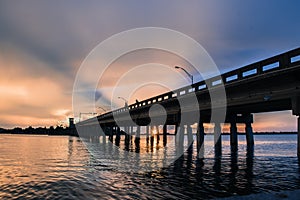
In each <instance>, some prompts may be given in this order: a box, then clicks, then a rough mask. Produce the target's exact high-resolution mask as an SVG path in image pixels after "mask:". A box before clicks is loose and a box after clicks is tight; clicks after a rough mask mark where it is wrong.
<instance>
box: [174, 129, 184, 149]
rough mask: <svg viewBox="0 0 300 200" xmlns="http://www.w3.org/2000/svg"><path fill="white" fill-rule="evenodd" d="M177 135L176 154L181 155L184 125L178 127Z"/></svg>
mask: <svg viewBox="0 0 300 200" xmlns="http://www.w3.org/2000/svg"><path fill="white" fill-rule="evenodd" d="M178 129H179V130H178V133H177V134H176V136H175V137H176V150H177V154H179V155H181V154H183V143H184V125H180V127H178Z"/></svg>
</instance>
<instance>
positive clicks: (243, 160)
mask: <svg viewBox="0 0 300 200" xmlns="http://www.w3.org/2000/svg"><path fill="white" fill-rule="evenodd" d="M172 137H173V136H169V139H170V140H172ZM210 137H211V136H206V140H207V142H206V145H207V146H209V145H212V143H211V142H210V139H211V138H210ZM296 137H297V136H296V135H276V136H274V135H268V136H266V135H256V136H255V152H254V157H247V156H246V146H245V137H244V136H239V153H238V155H237V156H231V155H230V147H229V136H223V144H222V145H223V155H222V158H221V159H215V158H214V156H213V152H212V153H210V152H207V155H206V158H205V159H204V160H203V162H201V161H199V160H198V161H197V159H196V150H195V149H194V150H193V152H190V153H186V154H185V155H184V156H183V157H182V158H181V159H179V160H177V161H176V162H175V163H174V164H172V165H171V166H169V167H167V168H164V169H161V170H159V171H155V172H150V173H135V172H121V171H119V170H116V169H115V168H114V167H113V165H111V164H110V163H108V162H110V161H109V160H108V159H106V158H104V157H103V158H101V157H100V159H95V158H94V157H93V156H92V155H90V154H89V151H88V150H87V149H86V147H85V145H84V143H83V142H81V140H79V139H78V138H76V137H65V136H62V137H56V136H51V137H49V136H29V135H26V136H23V135H0V199H191V198H193V199H210V198H217V197H228V196H234V195H245V194H252V193H261V192H263V193H266V192H267V193H268V192H273V191H281V190H295V189H300V170H299V164H298V159H297V156H296V147H297V143H296ZM122 143H124V141H121V144H122ZM91 144H92V146H93V145H94V146H95V149H96V147H97V146H99V145H101V144H99V143H95V142H93V143H91ZM121 148H123V147H122V146H121ZM207 149H209V148H207ZM156 150H157V151H158V148H157V149H156ZM158 153H159V151H158Z"/></svg>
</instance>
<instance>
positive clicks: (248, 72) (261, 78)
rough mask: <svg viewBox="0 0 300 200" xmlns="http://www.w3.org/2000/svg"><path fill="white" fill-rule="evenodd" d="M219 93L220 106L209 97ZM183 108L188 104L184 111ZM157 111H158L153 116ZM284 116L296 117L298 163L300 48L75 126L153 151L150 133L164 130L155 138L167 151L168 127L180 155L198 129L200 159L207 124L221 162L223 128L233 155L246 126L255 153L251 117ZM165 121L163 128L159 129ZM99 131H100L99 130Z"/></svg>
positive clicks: (249, 148)
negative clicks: (219, 117) (215, 116)
mask: <svg viewBox="0 0 300 200" xmlns="http://www.w3.org/2000/svg"><path fill="white" fill-rule="evenodd" d="M221 87H223V88H225V92H226V98H225V100H220V101H221V102H219V101H218V100H216V99H213V98H211V96H212V94H213V93H214V91H218V90H219V89H220V88H221ZM193 97H196V98H197V105H195V104H194V103H193V101H192V100H191V99H192V98H193ZM181 102H185V103H183V104H184V105H182V104H181ZM189 102H190V103H189ZM153 106H157V109H154V111H151V108H153ZM162 108H163V109H162ZM213 109H214V110H213ZM283 110H292V114H293V115H296V116H298V137H297V138H298V146H297V155H298V157H299V158H300V118H299V116H300V48H297V49H294V50H291V51H288V52H285V53H283V54H280V55H276V56H273V57H271V58H268V59H265V60H261V61H259V62H256V63H253V64H250V65H247V66H244V67H241V68H239V69H236V70H233V71H230V72H227V73H224V74H222V75H220V76H216V77H212V78H210V79H208V80H204V81H200V82H197V83H194V84H192V85H191V86H186V87H183V88H179V89H177V90H174V91H171V92H167V93H164V94H160V95H158V96H154V97H152V98H149V99H145V100H143V101H140V102H136V103H134V104H131V105H128V106H126V107H123V108H119V109H116V110H113V111H110V112H107V113H104V114H102V115H99V116H97V117H94V118H91V119H88V120H85V121H82V122H80V123H78V124H76V128H77V130H78V131H79V132H80V133H84V135H85V134H86V135H93V136H100V133H99V131H100V132H101V131H103V132H104V134H105V137H104V138H106V136H108V137H109V140H110V141H113V140H114V136H115V142H116V144H118V143H119V142H120V138H121V137H122V135H125V143H128V142H129V141H130V140H131V138H132V135H133V134H134V135H135V144H137V145H139V142H140V138H141V137H140V136H141V134H143V135H145V136H146V141H147V143H149V142H150V143H151V145H153V140H154V139H153V138H154V135H153V133H152V132H151V130H153V128H156V131H158V132H159V131H160V130H159V128H157V127H158V126H163V128H162V133H161V134H160V133H159V134H156V137H158V138H157V139H159V137H160V135H162V136H163V145H164V146H166V145H167V134H168V126H170V125H172V126H174V127H175V134H176V143H178V148H179V149H180V148H181V149H182V145H183V141H184V140H185V139H184V138H185V137H184V135H186V136H187V140H188V141H189V144H194V143H193V132H192V128H191V125H193V124H197V131H196V135H197V137H196V138H197V139H196V145H197V150H198V154H199V156H202V155H203V148H202V147H203V146H205V144H204V136H205V133H204V130H205V129H204V125H203V124H204V123H214V124H215V126H214V135H215V154H216V155H217V156H218V155H221V153H222V147H221V144H222V141H221V137H219V136H220V133H221V126H220V123H229V124H230V145H231V150H232V151H233V152H236V151H237V150H238V138H237V137H238V136H237V124H238V123H243V124H245V134H246V140H247V148H248V150H249V151H252V150H253V147H254V139H253V130H252V123H253V113H261V112H273V111H283ZM214 111H215V112H224V113H225V116H224V121H219V120H216V121H211V120H212V118H213V116H212V115H213V112H214ZM195 115H196V116H197V115H199V116H200V117H199V118H197V117H196V118H197V119H198V120H195V117H190V116H195ZM182 116H185V117H184V118H183V117H182ZM161 121H163V122H164V123H163V124H160V123H161ZM132 122H134V124H133V123H132ZM99 125H100V127H101V128H102V130H99V129H97V128H96V127H99ZM134 126H135V127H136V128H135V129H136V130H135V132H134V131H133V127H134ZM142 126H145V127H146V128H145V129H144V130H145V131H144V132H145V133H141V127H142ZM93 130H94V131H93Z"/></svg>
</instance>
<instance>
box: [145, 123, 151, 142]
mask: <svg viewBox="0 0 300 200" xmlns="http://www.w3.org/2000/svg"><path fill="white" fill-rule="evenodd" d="M149 129H151V127H149V126H146V143H147V144H149Z"/></svg>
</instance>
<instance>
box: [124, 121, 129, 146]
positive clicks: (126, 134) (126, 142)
mask: <svg viewBox="0 0 300 200" xmlns="http://www.w3.org/2000/svg"><path fill="white" fill-rule="evenodd" d="M129 134H130V133H129V126H126V127H125V141H124V142H125V149H129V141H130V135H129Z"/></svg>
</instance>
